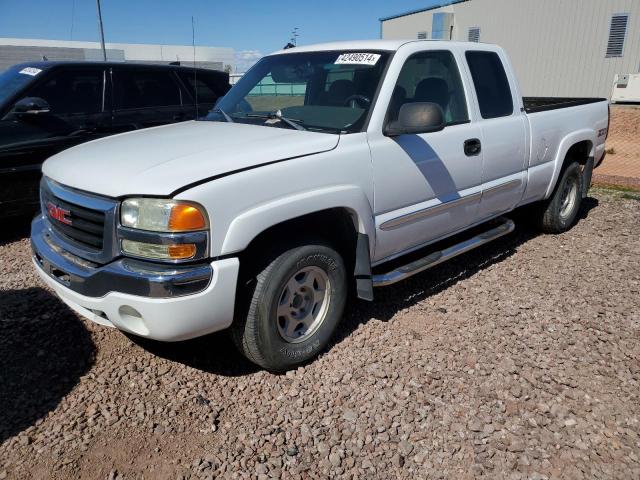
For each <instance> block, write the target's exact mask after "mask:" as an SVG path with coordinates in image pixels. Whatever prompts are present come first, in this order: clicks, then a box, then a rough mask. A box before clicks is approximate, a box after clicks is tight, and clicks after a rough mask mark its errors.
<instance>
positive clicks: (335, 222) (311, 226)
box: [240, 208, 358, 275]
mask: <svg viewBox="0 0 640 480" xmlns="http://www.w3.org/2000/svg"><path fill="white" fill-rule="evenodd" d="M356 225H357V218H356V214H355V212H353V211H352V210H349V209H347V208H330V209H327V210H320V211H317V212H313V213H309V214H306V215H303V216H301V217H296V218H292V219H290V220H286V221H284V222H281V223H278V224H276V225H273V226H271V227H269V228H268V229H267V230H265V231H263V232H261V233H260V234H258V235H257V236H256V237H255V238H254V239H253V240H251V242H250V243H249V245H248V246H247V248H246V249H245V250H244V251H243V252H242V253H241V254H240V269H241V275H242V274H244V275H246V274H253V273H255V272H256V271H260V270H262V268H264V267H265V266H266V265H265V261H266V260H267V258H268V257H270V255H269V253H273V252H274V250H276V249H277V248H284V247H285V246H286V245H288V244H291V243H295V242H304V241H305V240H308V239H319V240H323V241H325V242H328V243H329V244H330V245H331V246H332V247H333V248H334V249H336V251H338V252H339V253H340V254H341V255H342V258H343V260H344V262H345V265H346V267H347V272H349V273H350V274H351V273H353V269H354V265H355V255H356V242H357V234H358V231H357V229H356Z"/></svg>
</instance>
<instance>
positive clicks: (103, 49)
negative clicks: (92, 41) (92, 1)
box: [96, 0, 107, 62]
mask: <svg viewBox="0 0 640 480" xmlns="http://www.w3.org/2000/svg"><path fill="white" fill-rule="evenodd" d="M96 3H97V4H98V26H99V27H100V45H102V57H103V58H104V61H105V62H106V61H107V49H106V48H105V47H104V28H103V27H102V8H101V7H100V0H96Z"/></svg>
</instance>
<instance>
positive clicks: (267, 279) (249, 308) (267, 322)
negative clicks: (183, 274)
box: [232, 242, 347, 372]
mask: <svg viewBox="0 0 640 480" xmlns="http://www.w3.org/2000/svg"><path fill="white" fill-rule="evenodd" d="M249 285H250V287H249V288H248V290H247V291H246V292H245V295H244V302H243V303H244V305H239V307H240V308H239V315H238V317H237V318H236V321H235V322H234V325H233V327H232V332H233V338H234V341H235V343H236V345H237V346H238V348H239V349H240V351H242V353H244V355H245V356H246V357H247V358H248V359H249V360H251V361H252V362H254V363H256V364H258V365H260V366H261V367H263V368H266V369H267V370H270V371H276V372H278V371H285V370H289V369H291V368H294V367H297V366H298V365H301V364H303V363H304V362H306V361H308V360H310V359H311V358H313V357H315V356H317V355H318V353H320V352H321V351H322V349H323V348H324V347H325V346H326V345H327V343H328V342H329V340H330V339H331V336H332V335H333V332H334V331H335V329H336V326H337V325H338V322H339V321H340V319H341V318H342V314H343V312H344V306H345V303H346V298H347V279H346V269H345V266H344V262H343V260H342V257H341V256H340V254H339V253H338V252H336V251H335V250H334V249H333V248H331V247H330V246H328V245H326V244H324V243H321V242H314V244H309V245H302V246H296V247H292V248H290V249H287V250H286V251H284V252H283V253H280V254H277V255H274V256H273V257H272V259H271V261H270V262H269V263H268V265H267V266H266V267H265V268H264V269H263V270H262V271H260V272H259V273H258V274H257V275H255V277H254V278H253V279H252V281H251V282H250V283H249ZM241 299H242V296H241ZM241 301H242V300H241ZM243 306H244V308H242V307H243Z"/></svg>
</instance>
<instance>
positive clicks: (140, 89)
mask: <svg viewBox="0 0 640 480" xmlns="http://www.w3.org/2000/svg"><path fill="white" fill-rule="evenodd" d="M113 73H114V75H113V82H114V107H115V109H116V110H122V109H127V108H145V107H166V106H172V105H181V103H182V102H181V98H180V90H179V87H178V83H177V82H176V80H175V78H174V76H173V73H172V72H171V71H168V70H166V71H162V70H146V71H145V70H133V69H131V70H130V69H122V70H115V71H114V72H113Z"/></svg>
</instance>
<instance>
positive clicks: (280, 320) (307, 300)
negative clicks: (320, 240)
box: [276, 266, 331, 343]
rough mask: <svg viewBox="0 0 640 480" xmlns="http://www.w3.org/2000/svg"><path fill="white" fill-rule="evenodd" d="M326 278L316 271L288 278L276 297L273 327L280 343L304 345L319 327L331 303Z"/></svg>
mask: <svg viewBox="0 0 640 480" xmlns="http://www.w3.org/2000/svg"><path fill="white" fill-rule="evenodd" d="M330 287H331V284H330V281H329V276H328V275H327V273H326V272H325V271H324V270H322V269H321V268H320V267H315V266H311V267H305V268H302V269H300V270H298V271H297V272H296V273H295V274H293V275H292V276H291V278H289V280H288V281H287V283H285V285H284V287H283V288H282V290H281V292H280V296H279V297H278V308H277V312H276V313H277V318H276V323H277V325H278V332H279V333H280V336H281V337H282V339H283V340H285V341H287V342H289V343H299V342H303V341H305V340H306V339H307V338H309V337H310V336H311V335H313V334H314V333H315V332H316V330H318V328H319V327H320V325H322V322H324V319H325V318H326V316H327V311H328V310H329V304H330V303H331V288H330Z"/></svg>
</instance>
